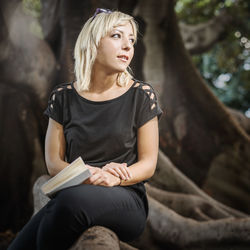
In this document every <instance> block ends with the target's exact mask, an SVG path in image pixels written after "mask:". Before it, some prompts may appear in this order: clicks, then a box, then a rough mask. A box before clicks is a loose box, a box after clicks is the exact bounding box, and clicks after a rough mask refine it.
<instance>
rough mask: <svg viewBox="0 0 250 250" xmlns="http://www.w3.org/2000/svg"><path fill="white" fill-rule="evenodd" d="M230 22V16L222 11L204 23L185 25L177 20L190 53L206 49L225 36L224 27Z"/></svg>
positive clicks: (197, 52) (198, 52)
mask: <svg viewBox="0 0 250 250" xmlns="http://www.w3.org/2000/svg"><path fill="white" fill-rule="evenodd" d="M231 22H232V17H231V16H230V15H229V14H228V13H227V12H226V11H222V12H221V13H220V15H218V16H215V17H214V18H212V19H211V20H209V21H207V22H206V23H201V24H196V25H187V24H185V23H183V22H179V27H180V32H181V35H182V39H183V42H184V44H185V47H186V49H187V50H188V51H189V52H190V53H191V54H200V53H203V52H205V51H208V50H209V49H210V48H211V47H212V46H213V45H214V44H215V43H217V42H218V41H219V40H221V39H222V38H223V37H225V34H226V29H227V28H228V26H229V25H230V24H231Z"/></svg>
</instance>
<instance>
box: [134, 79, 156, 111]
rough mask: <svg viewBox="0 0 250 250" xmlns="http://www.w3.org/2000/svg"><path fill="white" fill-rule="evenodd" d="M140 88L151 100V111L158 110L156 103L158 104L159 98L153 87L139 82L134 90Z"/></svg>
mask: <svg viewBox="0 0 250 250" xmlns="http://www.w3.org/2000/svg"><path fill="white" fill-rule="evenodd" d="M137 87H139V88H140V89H142V90H143V91H144V92H145V93H147V95H148V96H149V98H150V102H151V110H152V109H154V108H156V102H157V97H156V95H155V93H154V89H153V88H152V86H151V85H149V84H148V83H144V82H142V81H138V82H137V83H136V84H135V86H134V88H137Z"/></svg>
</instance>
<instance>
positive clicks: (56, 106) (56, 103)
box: [44, 87, 64, 124]
mask: <svg viewBox="0 0 250 250" xmlns="http://www.w3.org/2000/svg"><path fill="white" fill-rule="evenodd" d="M63 89H64V88H62V87H57V88H56V89H54V90H53V91H52V92H51V94H50V97H49V101H48V106H47V109H46V110H45V111H44V114H45V115H47V116H48V117H50V118H52V119H53V120H55V121H56V122H58V123H60V124H63V91H62V90H63Z"/></svg>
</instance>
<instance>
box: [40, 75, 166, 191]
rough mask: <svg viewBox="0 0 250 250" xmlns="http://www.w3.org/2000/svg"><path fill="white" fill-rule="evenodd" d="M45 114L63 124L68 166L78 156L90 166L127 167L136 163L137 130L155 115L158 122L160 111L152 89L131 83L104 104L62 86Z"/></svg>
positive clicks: (70, 87) (69, 87)
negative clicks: (114, 165) (113, 165)
mask: <svg viewBox="0 0 250 250" xmlns="http://www.w3.org/2000/svg"><path fill="white" fill-rule="evenodd" d="M44 114H46V115H47V116H49V117H50V118H52V119H54V120H55V121H57V122H58V123H60V124H62V125H63V129H64V135H65V140H66V159H67V161H68V162H69V163H70V162H72V161H74V160H75V159H76V158H77V157H78V156H81V157H82V159H83V161H84V162H85V163H86V164H89V165H91V166H96V167H102V166H104V165H105V164H107V163H109V162H117V163H123V162H126V163H127V166H128V167H129V166H130V165H132V164H133V163H135V162H136V161H137V156H138V153H137V129H138V128H139V127H141V126H142V125H143V124H145V123H146V122H147V121H149V120H151V119H152V118H154V117H155V116H158V118H159V119H160V117H161V114H162V110H161V109H160V107H159V105H158V102H157V97H156V94H155V92H154V90H153V88H152V86H151V85H150V84H148V83H144V82H140V81H137V80H134V83H133V85H132V86H131V87H130V88H129V89H128V90H127V91H126V92H125V93H123V94H122V95H120V96H118V97H116V98H113V99H110V100H106V101H91V100H88V99H86V98H84V97H82V96H81V95H79V94H78V92H77V91H76V89H75V88H74V85H73V83H66V84H61V85H59V86H57V87H56V88H55V89H54V90H53V91H52V93H51V95H50V98H49V104H48V107H47V109H46V110H45V112H44ZM141 185H143V184H142V183H140V184H138V185H132V186H133V187H134V186H135V187H136V186H137V187H139V186H141Z"/></svg>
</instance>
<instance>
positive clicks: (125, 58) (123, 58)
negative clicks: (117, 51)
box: [117, 55, 129, 62]
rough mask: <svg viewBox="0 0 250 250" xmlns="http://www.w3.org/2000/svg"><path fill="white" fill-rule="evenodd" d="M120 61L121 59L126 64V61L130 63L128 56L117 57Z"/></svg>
mask: <svg viewBox="0 0 250 250" xmlns="http://www.w3.org/2000/svg"><path fill="white" fill-rule="evenodd" d="M117 57H118V58H119V59H121V60H122V61H124V62H126V61H128V58H129V57H128V56H126V55H120V56H117Z"/></svg>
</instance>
